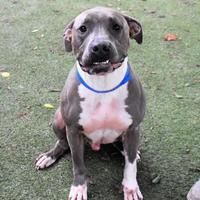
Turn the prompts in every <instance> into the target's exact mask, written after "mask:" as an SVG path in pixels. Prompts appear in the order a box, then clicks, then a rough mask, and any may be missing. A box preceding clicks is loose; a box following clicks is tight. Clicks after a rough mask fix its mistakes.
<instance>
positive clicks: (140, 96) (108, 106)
mask: <svg viewBox="0 0 200 200" xmlns="http://www.w3.org/2000/svg"><path fill="white" fill-rule="evenodd" d="M130 39H134V40H135V41H136V42H137V43H138V44H141V43H142V40H143V32H142V26H141V24H140V23H139V22H138V21H137V20H135V19H133V18H131V17H129V16H126V15H123V14H121V13H119V12H117V11H115V10H112V9H111V8H105V7H96V8H92V9H88V10H86V11H84V12H82V13H81V14H79V15H78V16H77V17H76V18H75V19H73V20H72V21H71V22H70V23H69V24H68V25H67V26H66V28H65V30H64V42H65V49H66V51H67V52H71V51H72V52H73V54H74V56H75V58H76V63H75V65H74V67H73V68H72V69H71V71H70V73H69V75H68V78H67V80H66V83H65V86H64V88H63V90H62V93H61V102H60V106H59V108H58V109H57V111H56V113H55V116H54V121H53V129H54V132H55V134H56V136H57V137H58V141H57V142H56V144H55V146H54V148H52V149H51V150H50V151H48V152H46V153H43V154H41V155H40V156H39V157H38V158H37V159H36V162H35V167H36V168H37V169H44V168H46V167H49V166H50V165H52V164H53V163H54V162H55V161H56V160H57V159H58V158H59V157H61V156H62V155H63V154H64V153H65V152H66V151H67V150H69V149H70V152H71V156H72V163H73V176H74V178H73V183H72V185H71V189H70V193H69V199H70V200H87V199H88V198H87V173H86V167H85V164H84V137H86V138H88V139H89V141H90V144H91V147H92V149H93V150H96V151H98V150H99V149H100V148H101V144H108V143H113V142H115V141H117V140H120V141H121V142H122V144H123V155H124V157H125V167H124V177H123V180H122V185H123V192H124V200H141V199H143V196H142V194H141V192H140V189H139V186H138V183H137V179H136V174H137V162H136V161H137V151H138V144H139V132H140V124H141V122H142V121H143V118H144V115H145V95H144V91H143V87H142V84H141V82H140V80H139V78H138V76H137V74H136V73H135V71H134V70H132V68H131V66H130V64H129V62H128V48H129V43H130Z"/></svg>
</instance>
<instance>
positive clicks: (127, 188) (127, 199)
mask: <svg viewBox="0 0 200 200" xmlns="http://www.w3.org/2000/svg"><path fill="white" fill-rule="evenodd" d="M136 175H137V159H135V160H134V162H133V163H130V162H129V160H128V157H127V155H126V154H125V168H124V179H123V182H122V184H123V186H124V200H138V199H140V200H142V199H143V196H142V193H141V192H140V189H139V186H138V183H137V179H136Z"/></svg>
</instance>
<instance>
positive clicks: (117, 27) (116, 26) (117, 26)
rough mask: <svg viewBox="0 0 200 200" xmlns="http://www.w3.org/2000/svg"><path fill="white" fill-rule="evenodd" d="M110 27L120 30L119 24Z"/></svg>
mask: <svg viewBox="0 0 200 200" xmlns="http://www.w3.org/2000/svg"><path fill="white" fill-rule="evenodd" d="M112 28H113V30H114V31H117V32H118V31H120V30H121V26H120V25H119V24H114V25H113V27H112Z"/></svg>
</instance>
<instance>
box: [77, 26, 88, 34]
mask: <svg viewBox="0 0 200 200" xmlns="http://www.w3.org/2000/svg"><path fill="white" fill-rule="evenodd" d="M79 31H80V32H81V33H85V32H86V31H87V27H86V26H85V25H82V26H81V27H80V28H79Z"/></svg>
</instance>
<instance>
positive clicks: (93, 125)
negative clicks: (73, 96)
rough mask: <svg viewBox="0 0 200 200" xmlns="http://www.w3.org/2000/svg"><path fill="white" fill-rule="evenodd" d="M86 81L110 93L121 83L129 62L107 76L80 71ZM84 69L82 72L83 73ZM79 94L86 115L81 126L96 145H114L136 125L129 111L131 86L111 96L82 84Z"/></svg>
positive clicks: (97, 88) (83, 114)
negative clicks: (126, 101) (117, 139)
mask: <svg viewBox="0 0 200 200" xmlns="http://www.w3.org/2000/svg"><path fill="white" fill-rule="evenodd" d="M78 70H79V73H80V74H81V77H82V78H83V79H84V81H85V82H86V83H87V84H88V85H89V86H90V87H92V88H94V89H96V90H110V89H112V88H114V87H115V86H116V85H118V84H119V83H120V81H121V80H122V79H123V78H124V75H125V73H126V71H127V60H126V62H125V63H123V66H121V67H120V68H119V69H117V70H115V71H114V72H112V73H109V74H106V75H105V76H96V75H88V74H87V73H84V72H83V71H82V70H81V69H79V68H78ZM80 70H81V71H80ZM78 93H79V95H80V97H81V98H83V99H84V100H83V101H81V102H80V106H81V109H82V112H81V114H80V120H79V124H80V125H81V126H82V127H83V129H84V134H85V135H86V136H87V137H88V138H89V139H91V140H92V143H93V144H106V143H112V142H114V141H115V140H116V138H118V137H119V136H120V135H121V134H122V133H123V131H125V130H126V129H127V128H128V127H129V125H130V124H131V123H132V118H131V116H130V115H129V113H128V112H127V111H126V107H127V106H126V105H125V100H126V98H127V97H128V89H127V83H126V84H124V85H122V86H121V87H119V88H118V89H116V90H114V91H112V92H109V93H95V92H93V91H91V90H89V89H87V88H86V87H85V86H84V85H82V84H80V85H79V88H78Z"/></svg>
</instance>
